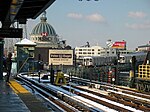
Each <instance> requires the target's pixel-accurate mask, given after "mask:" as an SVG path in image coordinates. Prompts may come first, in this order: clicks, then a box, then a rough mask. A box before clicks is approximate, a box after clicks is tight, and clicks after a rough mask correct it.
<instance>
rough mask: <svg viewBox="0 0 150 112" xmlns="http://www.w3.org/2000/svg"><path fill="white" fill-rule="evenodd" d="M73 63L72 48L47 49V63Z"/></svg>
mask: <svg viewBox="0 0 150 112" xmlns="http://www.w3.org/2000/svg"><path fill="white" fill-rule="evenodd" d="M50 64H53V65H73V50H57V49H54V50H49V65H50Z"/></svg>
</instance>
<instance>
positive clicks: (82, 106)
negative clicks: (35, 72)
mask: <svg viewBox="0 0 150 112" xmlns="http://www.w3.org/2000/svg"><path fill="white" fill-rule="evenodd" d="M17 79H18V80H20V81H23V83H25V84H27V85H28V86H29V87H30V88H32V90H34V89H35V90H36V91H37V92H39V93H40V94H42V96H45V97H46V98H47V99H49V100H50V102H53V103H54V104H55V105H57V106H55V107H61V109H62V110H64V111H67V112H77V111H83V112H103V110H102V109H100V108H98V107H94V106H93V104H90V103H88V102H84V101H81V100H80V99H81V97H80V98H77V97H76V96H77V95H75V94H70V93H69V94H70V95H68V94H66V93H63V92H62V91H59V90H58V89H56V86H54V85H51V87H50V85H49V86H46V85H45V84H41V83H38V82H37V81H34V80H32V79H28V78H26V77H23V76H22V75H18V77H17ZM52 86H54V87H53V88H52ZM57 88H58V87H57ZM59 88H60V87H59ZM82 99H83V98H82ZM84 100H85V99H84ZM108 110H110V111H114V110H112V109H108ZM114 112H115V111H114Z"/></svg>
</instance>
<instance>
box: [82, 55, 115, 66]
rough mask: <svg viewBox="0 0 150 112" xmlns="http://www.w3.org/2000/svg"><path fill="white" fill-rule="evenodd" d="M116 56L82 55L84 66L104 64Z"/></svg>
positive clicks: (110, 61)
mask: <svg viewBox="0 0 150 112" xmlns="http://www.w3.org/2000/svg"><path fill="white" fill-rule="evenodd" d="M116 58H117V57H116V56H91V57H83V62H82V63H83V65H84V66H104V65H108V64H112V63H114V60H115V59H116Z"/></svg>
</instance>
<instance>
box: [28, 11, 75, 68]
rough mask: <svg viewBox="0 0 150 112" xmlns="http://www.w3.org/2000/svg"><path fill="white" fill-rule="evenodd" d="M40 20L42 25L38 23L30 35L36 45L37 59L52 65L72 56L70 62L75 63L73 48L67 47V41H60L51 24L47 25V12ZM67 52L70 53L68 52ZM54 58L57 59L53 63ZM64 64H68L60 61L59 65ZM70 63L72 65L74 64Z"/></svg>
mask: <svg viewBox="0 0 150 112" xmlns="http://www.w3.org/2000/svg"><path fill="white" fill-rule="evenodd" d="M40 20H41V21H40V23H38V24H37V25H36V26H35V27H34V28H33V30H32V32H31V34H30V40H31V41H32V42H35V43H36V47H35V59H36V60H41V61H43V62H44V63H47V64H48V65H50V64H51V63H53V64H54V63H56V62H54V60H56V61H57V60H60V58H66V59H67V57H66V56H70V55H71V56H70V57H71V60H70V59H68V60H69V61H73V56H72V55H73V50H72V49H71V47H68V46H66V40H61V39H59V36H58V35H57V33H56V31H55V29H54V28H53V27H52V26H51V25H50V24H49V23H47V17H46V12H44V13H43V14H42V16H41V18H40ZM67 50H68V52H66V51H67ZM69 50H70V51H69ZM52 52H53V54H52ZM69 54H70V55H69ZM61 56H62V57H61ZM52 57H53V58H57V59H54V60H53V62H52V59H51V58H52ZM61 60H63V59H61ZM64 63H68V62H63V61H60V63H57V64H64ZM69 63H70V64H72V62H69Z"/></svg>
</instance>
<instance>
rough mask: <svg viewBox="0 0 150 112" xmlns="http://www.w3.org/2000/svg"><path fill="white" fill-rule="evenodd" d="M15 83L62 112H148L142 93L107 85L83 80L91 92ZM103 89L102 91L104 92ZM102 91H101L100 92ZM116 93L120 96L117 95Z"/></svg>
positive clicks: (49, 85) (29, 81)
mask: <svg viewBox="0 0 150 112" xmlns="http://www.w3.org/2000/svg"><path fill="white" fill-rule="evenodd" d="M18 79H19V80H22V81H25V82H26V83H28V86H30V88H33V89H37V88H39V89H40V90H38V89H37V90H36V91H38V92H39V93H41V94H42V95H44V96H46V98H47V99H49V100H50V102H53V103H54V104H56V105H57V106H58V107H60V108H62V109H64V110H65V111H86V112H89V111H92V112H93V111H95V112H98V111H108V110H109V111H110V110H111V111H123V112H128V111H137V110H138V111H139V112H141V111H150V101H149V100H150V98H149V96H148V95H146V94H143V93H136V92H134V91H130V89H128V88H121V87H120V88H119V87H117V86H114V85H111V84H108V85H107V84H106V83H105V84H103V85H102V84H101V85H100V84H96V83H94V82H92V83H91V82H88V81H86V80H84V83H85V82H87V84H84V85H89V84H91V85H92V86H91V87H94V88H89V87H88V86H84V87H83V86H77V85H71V86H61V88H60V87H58V86H55V85H51V84H46V83H44V84H41V83H40V84H39V83H38V81H35V80H33V79H28V78H27V77H23V76H22V75H19V77H18ZM78 82H79V79H78ZM81 83H83V82H81ZM98 85H99V86H98ZM95 87H97V88H98V89H96V88H95ZM104 87H106V88H105V89H104ZM58 88H59V89H58ZM102 88H103V90H100V89H102ZM66 90H67V91H66ZM105 90H108V91H105ZM96 91H103V92H105V94H102V93H103V92H96ZM119 92H121V93H122V94H124V95H120V94H119ZM125 94H126V95H125ZM133 95H134V96H136V97H143V99H142V98H141V99H140V98H139V99H137V98H134V97H132V96H133ZM57 106H55V107H57Z"/></svg>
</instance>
